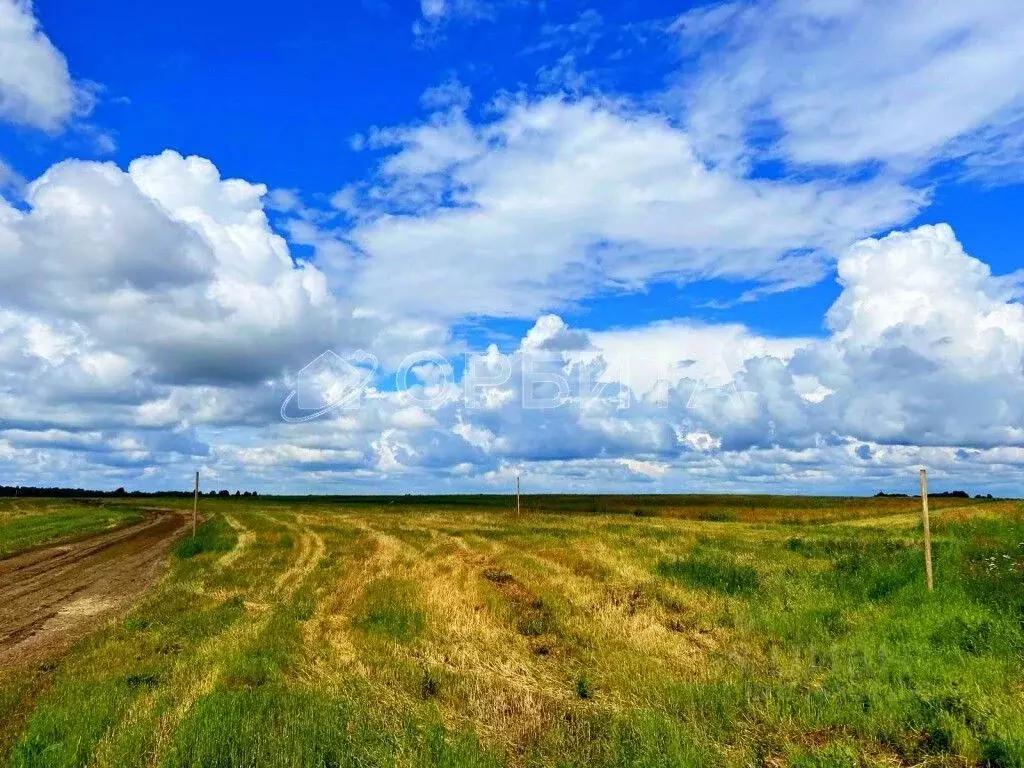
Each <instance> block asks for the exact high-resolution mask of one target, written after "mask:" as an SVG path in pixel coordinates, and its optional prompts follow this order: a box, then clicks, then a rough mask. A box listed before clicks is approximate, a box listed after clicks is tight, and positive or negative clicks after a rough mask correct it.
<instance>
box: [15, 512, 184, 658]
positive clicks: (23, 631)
mask: <svg viewBox="0 0 1024 768" xmlns="http://www.w3.org/2000/svg"><path fill="white" fill-rule="evenodd" d="M189 520H190V515H189V514H186V513H184V512H181V511H175V510H169V509H152V510H148V511H147V516H146V519H145V520H143V521H142V522H139V523H136V524H135V525H132V526H129V527H127V528H121V529H120V530H117V531H111V532H109V533H103V534H99V535H97V536H92V537H90V538H87V539H83V540H81V541H75V542H71V543H66V544H61V545H55V546H51V547H46V548H43V549H37V550H33V551H31V552H25V553H23V554H21V555H16V556H14V557H12V558H9V559H7V560H0V674H2V673H3V669H4V668H6V667H12V666H17V665H21V664H26V663H32V662H39V661H42V660H44V659H47V658H52V657H54V656H56V655H57V654H59V653H61V652H62V651H64V650H66V649H67V648H68V647H69V646H70V645H72V644H73V643H74V642H75V641H76V640H78V639H80V638H81V637H83V636H85V635H86V634H88V633H89V632H91V631H93V630H94V629H96V628H97V627H99V626H101V625H102V624H103V623H104V622H105V621H106V620H107V619H109V618H110V617H111V616H112V615H114V614H117V613H118V612H123V611H125V610H127V608H128V607H129V606H130V605H131V603H132V601H133V600H135V599H136V598H137V597H138V596H139V595H141V594H142V592H143V591H144V590H145V589H146V587H148V586H149V585H151V584H152V583H153V582H155V581H156V579H157V578H158V577H159V576H160V574H161V573H162V572H163V570H164V567H165V566H166V562H167V558H166V555H167V554H168V552H169V551H170V548H171V546H172V545H173V543H174V540H175V539H176V538H177V537H178V535H180V534H181V533H183V532H184V531H185V530H186V528H187V527H188V525H189Z"/></svg>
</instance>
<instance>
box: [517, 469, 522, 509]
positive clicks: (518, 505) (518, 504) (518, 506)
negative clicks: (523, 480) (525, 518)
mask: <svg viewBox="0 0 1024 768" xmlns="http://www.w3.org/2000/svg"><path fill="white" fill-rule="evenodd" d="M521 513H522V507H521V506H520V503H519V475H516V518H517V519H518V518H519V515H520V514H521Z"/></svg>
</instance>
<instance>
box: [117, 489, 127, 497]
mask: <svg viewBox="0 0 1024 768" xmlns="http://www.w3.org/2000/svg"><path fill="white" fill-rule="evenodd" d="M114 495H115V496H126V495H127V492H126V491H125V489H124V488H118V489H117V490H116V491H114Z"/></svg>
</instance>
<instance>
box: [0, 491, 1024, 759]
mask: <svg viewBox="0 0 1024 768" xmlns="http://www.w3.org/2000/svg"><path fill="white" fill-rule="evenodd" d="M532 501H533V502H534V503H535V504H536V505H537V506H541V504H542V503H543V504H545V505H548V506H549V507H550V509H547V510H546V511H544V512H527V513H524V514H523V515H522V517H521V518H519V519H516V518H514V517H513V516H512V515H510V514H508V513H507V511H503V510H500V509H495V508H494V507H493V506H491V505H490V504H489V502H488V503H481V504H479V505H478V506H476V507H474V506H473V504H472V503H471V501H470V500H457V501H456V502H455V503H453V504H452V505H451V506H450V507H449V506H448V505H447V500H445V499H434V500H433V502H432V504H431V503H428V502H427V501H426V500H421V499H414V500H412V501H411V502H410V503H409V504H408V505H402V504H401V503H400V501H399V502H396V503H395V504H390V503H383V504H382V503H380V502H379V501H374V500H353V501H345V502H337V503H325V502H321V503H320V504H316V503H314V502H309V501H303V502H299V501H294V502H293V501H280V500H264V499H260V500H258V501H256V500H253V501H235V500H225V501H220V500H210V501H206V502H205V504H204V507H205V509H204V510H203V511H204V514H205V515H206V516H207V519H208V522H207V523H205V524H204V525H203V526H202V527H201V528H200V530H199V534H198V535H197V544H195V545H192V544H190V543H188V544H187V543H186V542H184V541H183V542H182V544H181V546H180V547H179V549H178V551H177V556H176V557H174V558H173V560H172V566H171V572H170V574H169V575H168V577H167V578H166V579H165V580H164V581H162V582H161V583H160V584H159V585H158V586H157V587H156V588H155V589H154V590H153V591H152V592H151V593H150V594H149V595H148V596H147V597H146V598H145V599H144V600H143V601H142V603H141V604H140V605H138V606H137V607H136V608H135V609H134V610H133V611H132V613H131V614H130V615H129V616H128V617H127V618H125V619H124V620H123V621H121V622H119V623H118V624H117V625H116V626H113V627H109V628H107V629H105V630H103V631H101V632H99V633H97V634H96V635H94V636H93V637H91V638H89V639H87V640H85V641H84V642H82V643H81V644H79V645H78V646H77V647H76V648H75V649H73V650H72V651H71V652H69V653H68V654H67V655H66V656H65V657H63V658H61V659H60V660H58V663H57V664H55V665H50V666H47V667H46V668H34V669H27V670H20V671H16V672H15V673H13V674H10V675H8V676H7V677H4V678H0V723H3V724H4V727H0V765H2V764H4V763H7V764H8V765H12V766H19V767H21V766H25V767H26V768H27V767H28V766H47V768H49V766H58V767H60V768H63V767H69V768H70V767H71V766H82V768H85V766H90V767H92V766H95V768H111V767H114V766H136V765H139V766H161V767H174V768H178V767H184V766H231V767H232V768H234V767H236V766H237V767H241V766H269V767H270V768H278V767H279V766H280V767H281V768H285V767H287V768H306V767H307V766H308V767H309V768H325V767H326V766H371V765H374V766H375V765H388V766H391V765H395V766H399V765H400V766H423V767H424V768H425V767H426V766H504V765H510V766H538V767H540V766H551V767H555V766H558V767H568V766H580V767H581V768H582V767H583V766H586V767H587V768H605V767H608V768H611V767H613V766H616V767H617V766H637V767H640V766H665V767H666V768H667V767H668V766H693V767H697V766H706V767H708V768H712V767H714V768H717V767H718V766H782V765H784V766H787V767H789V768H792V767H793V766H801V767H803V768H812V767H813V768H824V767H826V766H827V767H828V768H840V767H844V766H849V767H850V768H853V767H856V768H863V767H864V766H876V765H877V766H895V765H907V766H909V765H928V766H949V767H952V766H958V767H960V768H966V767H967V766H975V767H977V768H1024V699H1022V698H1021V695H1020V692H1021V691H1022V690H1024V670H1022V665H1021V658H1022V655H1024V514H1022V511H1021V508H1020V505H1019V504H1018V503H1009V502H1005V503H985V504H982V503H977V504H975V503H968V504H964V503H963V502H962V501H961V502H959V504H958V505H956V506H954V505H952V504H950V505H948V506H946V507H944V508H942V505H939V507H940V509H938V510H937V511H936V514H935V522H934V527H933V533H934V546H935V579H936V589H935V591H934V592H931V593H929V592H928V591H927V590H926V589H925V587H924V568H923V561H922V556H921V550H920V526H919V523H918V521H917V517H916V515H915V514H914V513H913V510H912V507H911V509H910V511H907V505H906V504H904V502H905V501H906V500H895V501H894V500H891V499H884V500H878V501H876V500H860V501H859V502H858V504H859V506H858V504H855V503H854V502H853V501H850V500H839V501H836V500H800V501H797V502H792V503H789V504H788V506H787V503H786V502H785V500H771V501H770V502H765V503H764V504H763V505H762V506H758V504H759V503H760V501H759V500H758V499H755V498H741V499H732V498H725V499H711V498H701V499H700V500H699V503H698V502H697V501H694V502H693V503H688V502H687V503H684V501H680V500H679V498H678V497H672V498H671V499H668V500H665V499H658V498H657V497H655V498H652V499H639V498H633V499H631V500H627V499H626V498H625V497H622V499H621V501H620V500H619V497H611V498H609V499H586V498H582V499H563V498H562V497H554V498H552V499H550V500H541V499H533V500H532ZM911 501H912V500H911ZM673 505H674V506H673ZM901 505H902V506H901ZM638 509H642V510H645V513H644V514H642V515H637V514H635V512H634V510H638ZM943 509H945V510H946V511H943ZM646 510H651V511H652V512H653V514H650V515H648V514H647V513H646ZM720 513H722V514H720ZM225 515H230V516H231V519H232V521H233V522H234V523H236V524H237V525H239V526H241V527H242V528H243V529H244V534H242V535H244V538H245V545H244V547H243V548H242V549H240V550H237V551H236V552H235V556H233V558H232V559H228V560H225V559H224V558H223V555H224V554H225V553H227V552H229V551H231V550H233V549H234V548H236V547H239V546H241V544H240V542H241V541H242V535H240V534H239V532H238V531H236V530H235V528H233V527H232V526H229V525H228V524H227V522H226V519H225ZM5 734H6V735H5Z"/></svg>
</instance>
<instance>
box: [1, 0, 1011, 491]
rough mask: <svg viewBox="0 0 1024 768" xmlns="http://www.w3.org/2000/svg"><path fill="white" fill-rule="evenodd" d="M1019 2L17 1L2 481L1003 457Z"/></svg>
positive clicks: (854, 465) (435, 481) (627, 482)
mask: <svg viewBox="0 0 1024 768" xmlns="http://www.w3.org/2000/svg"><path fill="white" fill-rule="evenodd" d="M1022 71H1024V14H1021V13H1020V10H1019V7H1018V3H1017V0H974V1H973V2H971V3H963V2H960V1H959V0H885V2H881V1H876V0H749V1H744V0H737V1H736V2H726V3H686V2H679V3H668V2H651V1H649V0H648V1H646V2H641V1H640V0H633V1H626V2H622V1H620V2H614V3H611V2H598V1H594V2H576V1H575V0H537V1H535V0H419V1H417V0H401V1H399V0H393V1H389V0H358V1H354V2H350V3H329V2H322V1H321V0H312V1H311V2H308V3H303V4H300V5H299V6H296V7H289V8H282V7H281V6H280V4H277V3H275V4H273V5H271V4H270V3H266V2H253V1H252V0H250V1H249V2H246V3H245V4H242V3H240V2H234V0H225V1H224V2H219V3H213V4H210V3H199V2H196V1H195V0H182V2H179V3H176V4H175V5H174V7H173V9H172V8H170V7H168V8H166V9H165V8H161V7H159V6H153V5H152V4H149V5H147V4H139V3H129V2H124V1H123V0H107V1H106V2H100V3H92V4H82V3H72V2H69V1H68V0H36V2H34V3H33V2H29V1H28V0H0V270H2V272H0V273H2V275H3V279H2V280H0V484H4V485H60V486H76V487H89V488H100V489H105V488H116V487H125V488H128V489H130V490H165V489H182V490H184V489H188V488H189V487H190V483H191V478H192V473H193V472H194V471H196V470H199V471H200V472H201V474H202V477H203V483H204V487H206V488H210V489H220V488H226V489H229V490H235V489H239V490H258V491H261V492H264V493H266V492H279V493H380V492H387V493H407V492H408V493H457V492H470V493H477V492H480V493H506V492H509V490H510V489H511V488H513V487H514V485H515V479H516V477H517V476H521V477H522V481H523V488H524V491H527V492H565V493H582V492H588V493H594V492H634V493H689V492H699V493H705V492H756V493H808V494H810V493H822V494H844V493H855V494H860V493H873V492H876V491H879V490H884V491H887V492H905V493H912V492H914V490H915V482H916V475H917V470H918V469H919V468H921V467H927V468H928V469H929V472H930V476H931V478H932V487H933V489H935V490H950V489H960V488H963V489H966V490H969V491H970V492H972V493H978V492H986V493H988V492H991V493H994V494H997V495H1022V494H1024V471H1022V470H1024V304H1022V303H1021V299H1022V296H1024V249H1022V245H1021V242H1022V241H1021V236H1020V221H1021V215H1020V211H1021V209H1022V206H1024V186H1022V182H1024V79H1022V78H1021V77H1020V72H1022Z"/></svg>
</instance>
